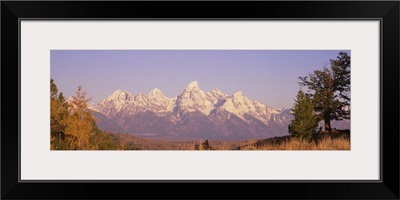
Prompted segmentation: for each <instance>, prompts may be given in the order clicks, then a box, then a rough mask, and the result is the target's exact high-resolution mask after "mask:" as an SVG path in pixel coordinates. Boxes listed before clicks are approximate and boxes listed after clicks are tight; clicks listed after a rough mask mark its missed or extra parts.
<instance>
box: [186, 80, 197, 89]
mask: <svg viewBox="0 0 400 200" xmlns="http://www.w3.org/2000/svg"><path fill="white" fill-rule="evenodd" d="M186 88H187V89H194V88H200V87H199V82H197V81H192V82H190V83H189V85H188V86H187V87H186Z"/></svg>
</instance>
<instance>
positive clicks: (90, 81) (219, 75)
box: [51, 50, 350, 108]
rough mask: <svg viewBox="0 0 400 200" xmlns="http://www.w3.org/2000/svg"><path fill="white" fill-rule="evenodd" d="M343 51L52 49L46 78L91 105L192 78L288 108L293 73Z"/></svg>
mask: <svg viewBox="0 0 400 200" xmlns="http://www.w3.org/2000/svg"><path fill="white" fill-rule="evenodd" d="M340 51H344V52H347V53H348V54H349V55H350V51H345V50H52V51H51V78H53V79H54V80H55V83H56V84H57V87H58V88H59V90H60V91H62V92H63V93H64V95H65V96H66V97H68V96H71V95H73V94H74V93H75V90H76V87H77V86H78V85H82V87H83V89H84V90H85V91H87V93H88V96H89V97H93V100H92V102H94V103H97V102H99V101H101V100H102V99H104V98H106V97H107V96H109V95H111V94H112V93H113V92H114V91H115V90H117V89H122V90H127V91H129V92H131V93H132V94H133V95H136V94H137V93H139V92H143V93H148V92H150V90H151V89H153V88H155V87H157V88H159V89H161V90H162V91H163V93H164V94H165V95H166V96H167V97H175V96H177V95H179V94H180V93H181V92H182V91H183V90H184V88H185V87H186V86H187V85H188V84H189V83H190V82H191V81H194V80H197V81H198V82H199V85H200V88H201V89H203V90H204V91H210V90H212V89H215V88H218V89H219V90H221V91H222V92H225V93H226V94H228V95H232V94H233V93H234V92H236V91H238V90H241V91H242V92H243V94H244V95H245V96H247V97H248V98H250V99H251V100H258V101H260V102H262V103H265V104H266V105H268V106H272V107H274V108H283V107H285V108H289V107H292V105H293V102H294V101H293V100H294V98H295V96H296V94H297V91H298V90H299V88H300V87H299V84H298V77H299V76H306V75H308V73H309V72H312V71H314V70H316V69H321V68H322V66H323V65H324V64H327V63H329V59H334V58H336V56H337V54H338V53H339V52H340Z"/></svg>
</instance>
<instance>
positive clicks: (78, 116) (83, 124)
mask: <svg viewBox="0 0 400 200" xmlns="http://www.w3.org/2000/svg"><path fill="white" fill-rule="evenodd" d="M90 100H91V98H89V99H87V98H86V92H85V91H83V89H82V87H81V86H79V87H78V88H77V91H76V94H75V96H72V100H71V101H70V102H69V108H68V110H69V113H70V116H69V118H68V121H67V126H66V130H65V133H66V136H67V138H66V140H67V141H68V144H69V145H70V146H71V148H72V149H89V148H90V138H91V136H92V135H93V134H94V133H95V132H96V120H95V118H94V117H93V116H92V114H91V113H90V111H89V110H88V109H87V103H88V102H89V101H90Z"/></svg>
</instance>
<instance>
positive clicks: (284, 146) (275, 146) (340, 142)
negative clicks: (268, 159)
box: [241, 136, 350, 150]
mask: <svg viewBox="0 0 400 200" xmlns="http://www.w3.org/2000/svg"><path fill="white" fill-rule="evenodd" d="M241 149H242V150H350V139H349V137H347V136H340V137H331V136H323V137H322V138H320V139H318V140H316V141H311V142H306V141H300V140H297V139H295V138H288V139H286V140H284V141H283V142H265V143H261V144H260V143H254V144H251V145H248V146H244V147H242V148H241Z"/></svg>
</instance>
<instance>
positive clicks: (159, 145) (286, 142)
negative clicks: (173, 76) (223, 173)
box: [105, 130, 350, 150]
mask: <svg viewBox="0 0 400 200" xmlns="http://www.w3.org/2000/svg"><path fill="white" fill-rule="evenodd" d="M105 134H107V135H109V137H110V138H111V139H112V140H113V141H115V142H117V143H119V145H118V146H119V148H118V149H117V150H350V132H349V131H348V130H346V131H339V132H336V133H330V134H328V133H318V134H315V135H314V139H313V140H312V141H311V142H304V141H299V140H297V139H295V138H293V137H291V136H283V137H275V138H269V139H265V140H261V139H250V140H244V141H218V140H208V141H205V140H200V139H199V140H193V139H191V140H180V141H168V140H154V139H148V138H141V137H137V136H134V135H131V134H120V133H110V132H105ZM105 150H107V149H105Z"/></svg>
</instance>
